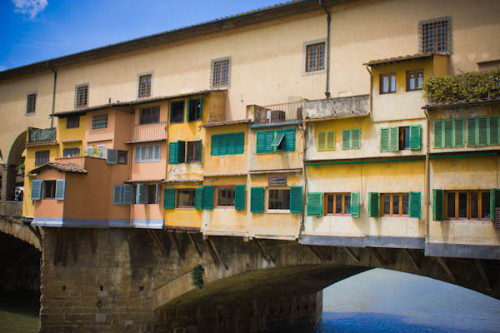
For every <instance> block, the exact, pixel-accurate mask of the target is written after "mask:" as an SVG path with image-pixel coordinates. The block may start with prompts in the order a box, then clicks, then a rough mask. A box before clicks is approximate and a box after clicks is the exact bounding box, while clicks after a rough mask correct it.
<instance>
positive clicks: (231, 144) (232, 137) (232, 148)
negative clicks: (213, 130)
mask: <svg viewBox="0 0 500 333" xmlns="http://www.w3.org/2000/svg"><path fill="white" fill-rule="evenodd" d="M226 137H227V154H228V155H234V154H235V153H236V134H234V133H231V134H226Z"/></svg>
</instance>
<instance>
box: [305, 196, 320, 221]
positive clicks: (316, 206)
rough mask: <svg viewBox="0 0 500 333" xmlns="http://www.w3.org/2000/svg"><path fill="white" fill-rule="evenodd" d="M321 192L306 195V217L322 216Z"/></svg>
mask: <svg viewBox="0 0 500 333" xmlns="http://www.w3.org/2000/svg"><path fill="white" fill-rule="evenodd" d="M322 194H323V193H321V192H308V193H307V216H322V215H323V209H322V207H321V201H322V200H321V197H322Z"/></svg>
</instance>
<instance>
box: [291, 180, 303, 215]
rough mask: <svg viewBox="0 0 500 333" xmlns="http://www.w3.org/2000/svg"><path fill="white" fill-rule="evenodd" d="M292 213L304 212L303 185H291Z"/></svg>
mask: <svg viewBox="0 0 500 333" xmlns="http://www.w3.org/2000/svg"><path fill="white" fill-rule="evenodd" d="M290 213H302V186H292V187H290Z"/></svg>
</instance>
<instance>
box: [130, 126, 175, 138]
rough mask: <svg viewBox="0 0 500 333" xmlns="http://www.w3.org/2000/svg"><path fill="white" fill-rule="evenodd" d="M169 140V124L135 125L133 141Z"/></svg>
mask: <svg viewBox="0 0 500 333" xmlns="http://www.w3.org/2000/svg"><path fill="white" fill-rule="evenodd" d="M166 138H167V123H166V122H162V123H154V124H143V125H134V131H133V135H132V141H153V140H162V139H166Z"/></svg>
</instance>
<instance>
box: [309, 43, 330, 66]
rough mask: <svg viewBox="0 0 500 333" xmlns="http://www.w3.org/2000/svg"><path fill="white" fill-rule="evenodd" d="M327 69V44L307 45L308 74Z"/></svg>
mask: <svg viewBox="0 0 500 333" xmlns="http://www.w3.org/2000/svg"><path fill="white" fill-rule="evenodd" d="M323 69H325V43H324V42H323V43H317V44H311V45H307V48H306V72H316V71H320V70H323Z"/></svg>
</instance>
